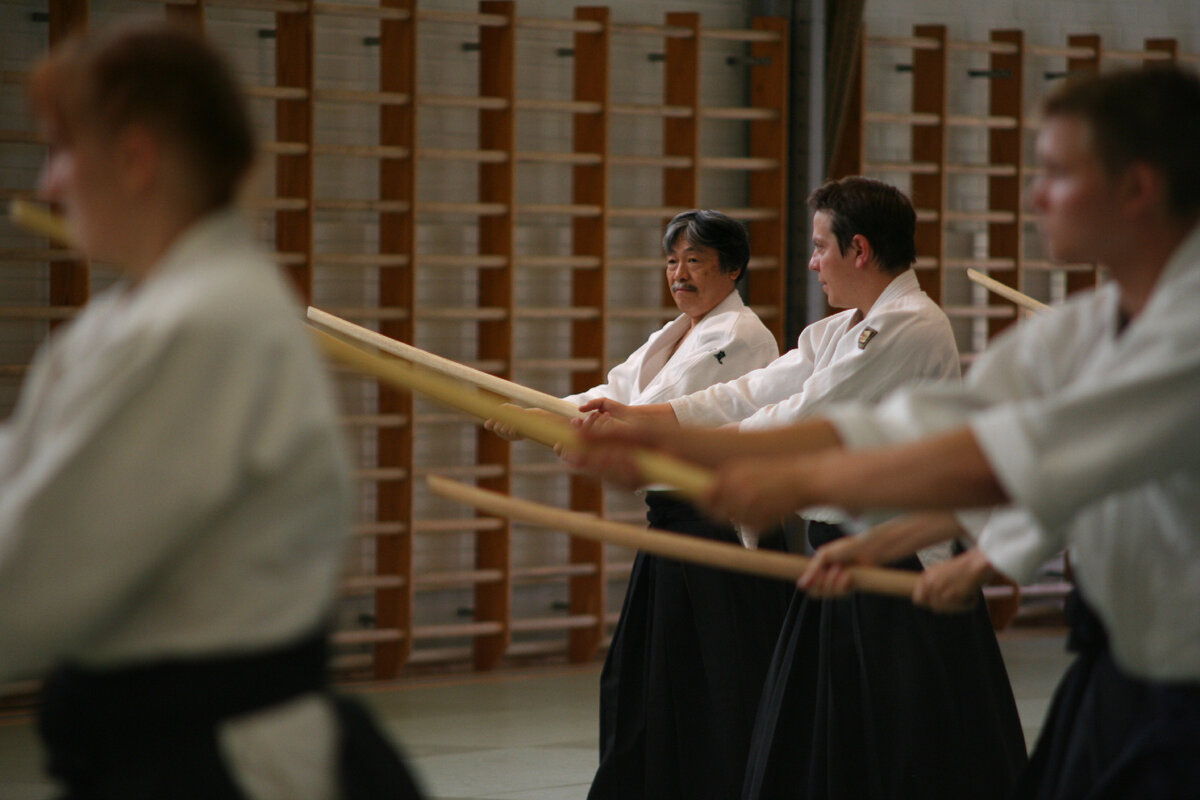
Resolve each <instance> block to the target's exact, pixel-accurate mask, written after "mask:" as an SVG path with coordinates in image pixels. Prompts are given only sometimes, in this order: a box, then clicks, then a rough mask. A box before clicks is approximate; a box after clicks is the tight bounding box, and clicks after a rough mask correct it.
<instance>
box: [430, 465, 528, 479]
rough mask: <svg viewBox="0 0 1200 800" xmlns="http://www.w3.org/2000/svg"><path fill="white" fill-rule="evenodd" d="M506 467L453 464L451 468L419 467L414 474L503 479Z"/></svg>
mask: <svg viewBox="0 0 1200 800" xmlns="http://www.w3.org/2000/svg"><path fill="white" fill-rule="evenodd" d="M504 472H505V469H504V466H503V465H501V464H453V465H449V466H434V467H418V468H416V469H414V470H413V474H414V475H417V476H418V477H421V476H424V475H444V476H445V477H447V478H501V477H503V476H504Z"/></svg>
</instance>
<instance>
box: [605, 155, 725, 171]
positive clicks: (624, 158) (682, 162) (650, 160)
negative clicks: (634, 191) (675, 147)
mask: <svg viewBox="0 0 1200 800" xmlns="http://www.w3.org/2000/svg"><path fill="white" fill-rule="evenodd" d="M608 163H610V164H612V165H613V166H615V167H661V168H663V169H688V168H690V167H691V166H692V159H691V158H690V157H688V156H634V155H611V156H609V157H608ZM701 163H703V160H701Z"/></svg>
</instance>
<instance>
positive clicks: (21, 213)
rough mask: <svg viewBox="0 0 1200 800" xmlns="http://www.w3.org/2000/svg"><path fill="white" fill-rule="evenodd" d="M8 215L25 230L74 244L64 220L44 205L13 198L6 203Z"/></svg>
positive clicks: (59, 241)
mask: <svg viewBox="0 0 1200 800" xmlns="http://www.w3.org/2000/svg"><path fill="white" fill-rule="evenodd" d="M8 216H9V219H11V220H12V221H13V222H14V223H16V224H17V225H20V226H21V227H22V228H24V229H25V230H27V231H31V232H33V233H40V234H41V235H42V236H45V237H46V238H47V239H52V240H53V241H56V242H58V243H59V244H64V245H72V244H74V242H73V241H72V239H71V232H70V230H69V229H68V228H67V223H66V221H65V220H64V219H63V218H62V217H60V216H59V215H57V214H55V213H54V212H53V211H50V210H49V209H47V208H46V207H45V206H41V205H38V204H37V203H30V202H29V201H28V200H13V201H11V202H10V203H9V204H8Z"/></svg>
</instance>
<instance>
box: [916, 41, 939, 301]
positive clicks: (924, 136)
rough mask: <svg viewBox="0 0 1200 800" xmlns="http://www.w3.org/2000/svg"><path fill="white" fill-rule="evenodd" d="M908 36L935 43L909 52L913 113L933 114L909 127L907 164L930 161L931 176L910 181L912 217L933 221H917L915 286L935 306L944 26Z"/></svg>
mask: <svg viewBox="0 0 1200 800" xmlns="http://www.w3.org/2000/svg"><path fill="white" fill-rule="evenodd" d="M913 36H916V37H920V38H931V39H937V40H938V41H939V42H940V43H941V47H939V48H938V49H936V50H913V111H915V112H917V113H923V114H935V115H937V120H938V121H937V122H936V123H935V124H933V125H916V124H914V125H913V129H912V160H913V161H925V162H932V163H934V164H936V165H937V167H938V168H937V172H934V173H931V174H917V175H913V177H912V201H913V205H914V206H915V207H916V209H917V213H918V214H920V213H921V212H929V211H932V212H934V214H935V215H936V219H930V220H925V221H921V220H918V221H917V237H916V239H917V257H918V258H932V259H934V261H935V262H936V263H935V266H934V268H933V270H932V271H931V272H926V275H925V277H923V279H922V280H921V288H922V289H924V290H925V292H926V293H927V294H928V295H929V296H930V297H931V298H933V301H934V302H935V303H937V304H939V305H941V304H942V302H943V301H944V298H945V296H946V293H945V256H946V239H945V224H946V62H947V52H948V50H947V47H946V26H945V25H917V26H915V27H914V28H913Z"/></svg>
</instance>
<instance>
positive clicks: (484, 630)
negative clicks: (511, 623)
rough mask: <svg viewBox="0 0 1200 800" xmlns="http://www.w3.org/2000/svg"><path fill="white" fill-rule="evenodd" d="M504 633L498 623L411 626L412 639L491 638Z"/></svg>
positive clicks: (502, 627)
mask: <svg viewBox="0 0 1200 800" xmlns="http://www.w3.org/2000/svg"><path fill="white" fill-rule="evenodd" d="M503 631H504V626H503V625H501V624H500V623H499V622H460V623H456V624H452V625H420V626H413V629H412V638H413V639H414V640H425V639H457V638H459V637H460V636H491V635H494V634H497V633H501V632H503Z"/></svg>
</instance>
